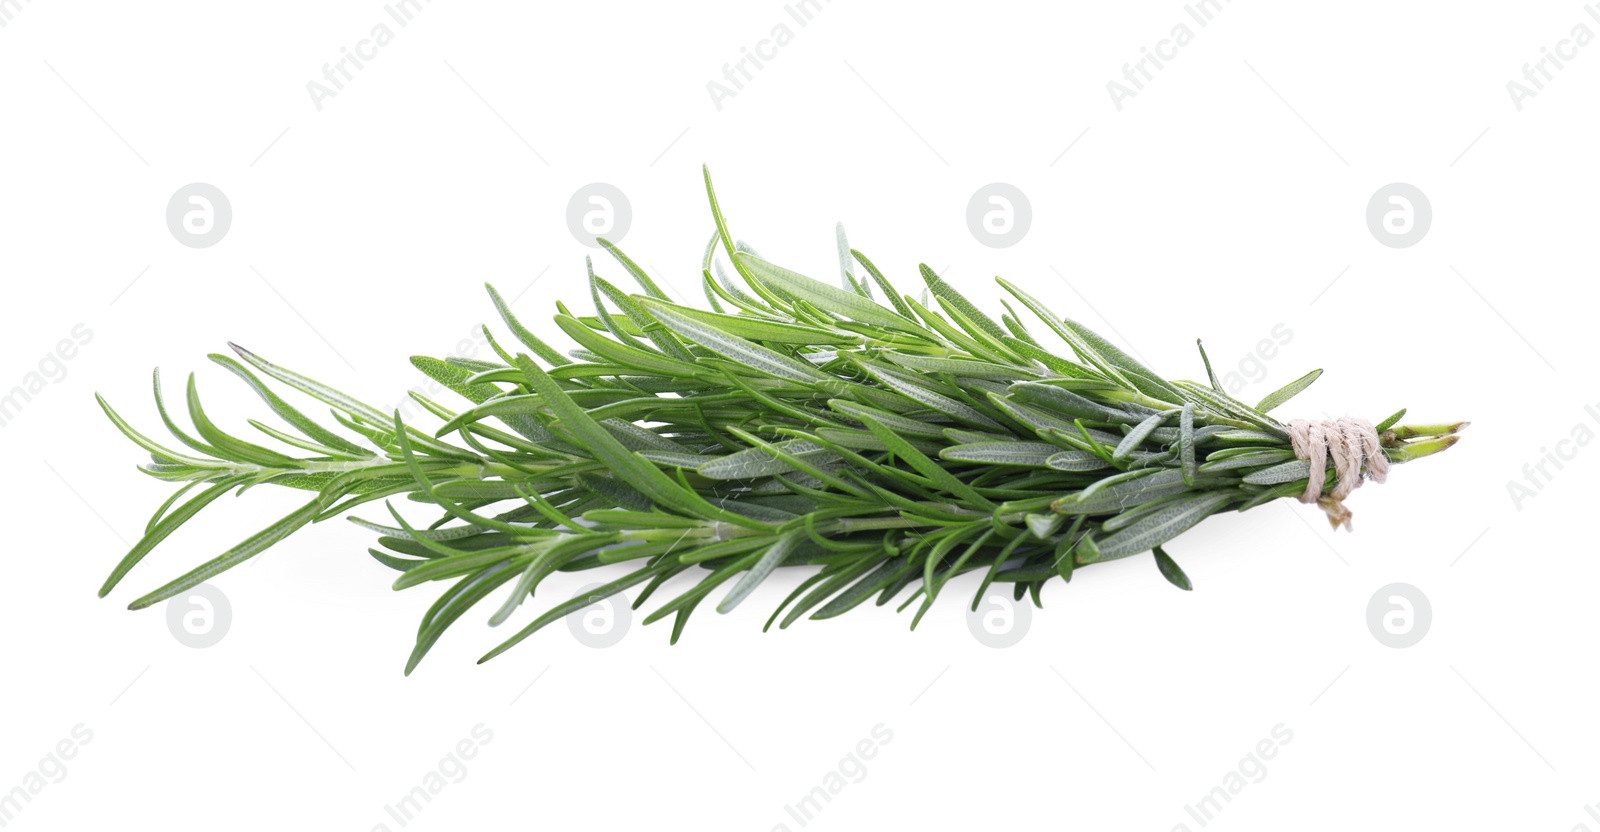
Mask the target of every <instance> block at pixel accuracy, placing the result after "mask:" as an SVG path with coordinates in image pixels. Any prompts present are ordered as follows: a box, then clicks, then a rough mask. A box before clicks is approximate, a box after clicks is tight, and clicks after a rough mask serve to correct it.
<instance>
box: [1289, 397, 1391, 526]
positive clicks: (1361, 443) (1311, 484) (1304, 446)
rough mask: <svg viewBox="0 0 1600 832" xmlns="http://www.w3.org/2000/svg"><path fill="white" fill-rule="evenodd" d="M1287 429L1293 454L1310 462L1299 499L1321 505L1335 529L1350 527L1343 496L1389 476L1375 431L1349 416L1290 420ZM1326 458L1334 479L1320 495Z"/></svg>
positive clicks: (1365, 421)
mask: <svg viewBox="0 0 1600 832" xmlns="http://www.w3.org/2000/svg"><path fill="white" fill-rule="evenodd" d="M1288 428H1289V441H1290V443H1291V445H1292V446H1293V448H1294V455H1295V456H1297V457H1299V458H1300V459H1304V460H1308V461H1309V462H1310V463H1311V470H1310V471H1309V472H1308V476H1307V479H1306V490H1305V493H1304V494H1301V495H1300V502H1302V503H1316V504H1317V505H1319V506H1321V507H1322V511H1323V512H1324V513H1326V514H1327V515H1328V522H1329V523H1331V524H1333V527H1334V528H1335V529H1337V528H1339V527H1340V526H1344V527H1345V528H1350V517H1351V513H1350V509H1348V508H1345V505H1344V498H1345V497H1347V496H1349V494H1350V492H1352V491H1354V490H1356V489H1357V488H1359V487H1360V486H1361V483H1362V481H1363V480H1366V479H1371V480H1372V481H1373V482H1383V481H1384V480H1385V479H1387V478H1388V476H1389V458H1388V457H1386V456H1384V454H1383V445H1382V443H1381V442H1380V441H1379V440H1378V432H1377V431H1376V430H1374V429H1373V427H1372V423H1371V422H1369V421H1367V420H1366V419H1357V418H1354V417H1350V416H1345V417H1341V418H1338V419H1323V420H1317V421H1308V420H1305V419H1293V420H1290V422H1289V423H1288ZM1330 459H1331V460H1332V463H1333V469H1334V471H1335V472H1337V476H1338V482H1337V483H1336V484H1335V485H1334V487H1333V490H1332V491H1330V492H1328V493H1327V494H1323V493H1322V485H1323V482H1324V480H1326V479H1327V473H1326V472H1327V465H1328V462H1329V460H1330Z"/></svg>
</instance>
